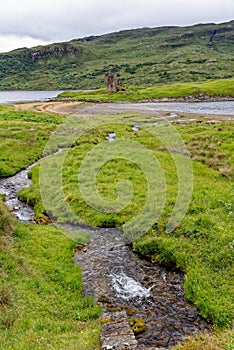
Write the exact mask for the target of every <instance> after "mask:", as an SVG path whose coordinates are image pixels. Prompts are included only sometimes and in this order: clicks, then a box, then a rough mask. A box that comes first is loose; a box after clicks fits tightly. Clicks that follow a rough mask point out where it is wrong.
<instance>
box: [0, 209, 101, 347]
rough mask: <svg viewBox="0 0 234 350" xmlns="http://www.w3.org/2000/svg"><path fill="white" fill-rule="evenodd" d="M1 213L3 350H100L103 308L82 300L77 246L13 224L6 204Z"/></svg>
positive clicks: (48, 231)
mask: <svg viewBox="0 0 234 350" xmlns="http://www.w3.org/2000/svg"><path fill="white" fill-rule="evenodd" d="M0 212H1V218H0V261H1V265H0V277H1V278H0V311H1V312H0V348H1V349H4V350H5V349H6V350H7V349H16V350H20V349H22V350H26V349H28V350H29V349H30V350H31V349H45V348H46V349H75V348H76V349H78V350H86V349H98V344H99V332H100V324H99V322H98V321H97V318H98V316H99V315H100V311H101V310H100V308H99V307H98V306H97V305H96V304H95V302H94V300H93V299H91V298H89V297H87V298H83V297H82V296H81V286H82V280H81V270H80V268H79V267H78V266H75V265H74V264H73V255H74V248H75V246H76V245H77V244H76V243H75V242H74V241H70V240H69V239H68V238H66V237H65V236H64V234H63V233H62V232H60V231H59V230H58V229H56V228H54V227H45V226H44V227H41V226H36V225H28V226H27V225H22V224H19V223H16V222H13V220H12V219H11V218H10V216H9V214H8V213H7V210H6V209H5V208H4V206H3V204H2V202H0Z"/></svg>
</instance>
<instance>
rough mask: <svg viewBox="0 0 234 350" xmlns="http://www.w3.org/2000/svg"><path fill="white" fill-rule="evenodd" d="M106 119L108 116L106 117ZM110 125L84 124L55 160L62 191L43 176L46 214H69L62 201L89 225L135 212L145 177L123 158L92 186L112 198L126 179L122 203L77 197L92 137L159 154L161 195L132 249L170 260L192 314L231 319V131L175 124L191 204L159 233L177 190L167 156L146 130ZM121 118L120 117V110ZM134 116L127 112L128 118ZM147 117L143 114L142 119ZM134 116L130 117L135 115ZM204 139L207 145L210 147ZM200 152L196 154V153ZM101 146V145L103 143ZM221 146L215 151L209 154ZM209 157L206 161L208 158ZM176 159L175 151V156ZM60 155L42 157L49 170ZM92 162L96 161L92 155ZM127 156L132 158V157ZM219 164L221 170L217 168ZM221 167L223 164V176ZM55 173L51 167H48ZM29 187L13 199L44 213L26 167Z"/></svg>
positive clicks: (225, 322)
mask: <svg viewBox="0 0 234 350" xmlns="http://www.w3.org/2000/svg"><path fill="white" fill-rule="evenodd" d="M107 118H108V117H107ZM112 118H113V117H109V120H110V124H109V125H108V126H107V125H104V126H102V127H100V128H97V129H92V130H90V131H89V132H88V134H87V135H84V136H82V137H80V138H79V140H78V142H77V143H76V145H73V147H72V148H71V149H70V151H69V152H68V153H67V155H66V158H65V162H64V163H63V192H64V193H61V191H59V190H58V187H56V188H54V187H53V186H54V185H53V183H55V184H56V183H58V182H57V181H58V179H57V178H53V177H48V179H47V185H48V187H47V188H48V189H49V188H50V186H51V188H54V189H55V190H52V191H51V193H47V199H46V201H47V200H48V202H47V203H49V204H50V207H49V210H50V214H51V215H52V216H53V217H56V218H57V219H58V221H61V222H64V221H65V222H66V221H69V220H71V217H70V216H69V213H68V212H67V211H66V206H65V205H63V203H64V199H63V196H65V200H66V201H67V202H68V203H69V204H70V206H71V207H72V209H73V211H74V213H75V216H73V217H72V219H73V220H77V219H78V218H79V219H81V220H84V221H85V222H88V223H89V224H92V225H96V226H105V227H108V226H117V227H118V226H121V225H122V224H124V223H126V222H128V221H129V220H130V219H131V218H132V217H136V216H137V215H139V212H141V211H142V209H143V207H144V205H145V202H146V198H147V187H146V185H147V181H146V178H145V177H144V173H142V171H141V170H140V169H139V168H138V167H137V166H136V165H135V164H132V163H130V164H128V163H126V161H125V160H123V159H115V160H112V161H110V162H108V163H107V164H105V165H104V166H103V167H101V168H100V171H99V172H98V176H97V188H98V190H99V193H100V195H101V197H102V198H103V199H105V200H111V201H113V200H115V199H116V183H117V182H118V181H120V180H121V179H123V178H124V179H128V180H130V181H131V183H132V184H133V193H134V197H133V200H132V201H131V203H130V204H129V205H127V206H126V208H124V209H121V210H120V211H119V212H116V211H118V208H115V210H114V212H113V213H110V214H108V213H106V212H103V211H102V210H101V211H98V210H96V209H94V208H93V207H91V206H89V205H88V204H87V202H86V201H85V200H84V199H83V197H82V195H81V193H80V190H79V187H78V185H77V174H78V172H79V167H80V164H81V162H82V160H83V157H84V156H85V155H86V154H87V153H88V152H89V151H90V150H91V149H92V148H94V147H95V146H96V145H97V144H98V143H103V142H104V140H105V137H106V135H107V134H108V133H109V132H112V131H115V132H116V133H117V139H118V138H119V139H120V138H123V137H125V138H126V139H128V140H130V139H132V140H137V142H140V143H141V144H142V145H144V146H145V147H147V148H149V149H151V150H152V151H153V153H154V154H155V156H156V157H157V159H158V160H159V162H160V164H161V166H162V168H163V172H164V174H165V177H166V185H167V193H166V195H167V199H166V203H165V206H164V209H163V211H162V215H161V216H160V218H159V219H158V220H157V221H155V225H154V227H153V229H152V230H150V232H149V233H148V234H147V235H146V236H145V237H144V238H141V239H140V240H139V241H136V242H135V243H134V250H135V251H136V252H139V253H141V254H143V255H146V256H150V257H151V259H153V260H155V261H159V262H162V263H164V264H169V265H170V264H173V265H175V266H177V267H179V268H180V269H182V270H183V271H184V272H186V281H185V290H186V295H187V297H188V298H189V299H190V300H191V301H193V303H194V304H195V305H196V306H197V307H198V309H199V311H200V313H201V314H202V315H203V316H204V317H206V318H208V319H209V320H211V321H212V322H213V323H214V324H215V326H217V327H221V328H222V327H228V326H231V325H232V322H233V320H234V314H233V310H234V308H233V305H234V297H233V296H234V291H233V263H234V260H233V257H234V255H233V242H234V227H233V220H232V219H233V206H234V202H233V200H234V188H233V184H232V177H233V163H234V162H233V153H232V149H233V137H232V130H233V129H232V123H231V122H229V123H228V122H220V123H218V124H217V125H207V124H200V123H197V124H196V123H195V124H194V125H187V126H178V131H179V132H180V133H181V135H182V137H183V138H184V140H185V141H186V143H187V145H188V149H189V150H190V152H191V157H192V158H194V159H195V160H194V161H193V172H194V177H195V180H194V191H193V197H192V202H191V204H190V207H189V209H188V212H187V214H186V216H185V218H184V219H183V221H182V223H181V225H180V226H179V227H177V229H176V231H175V232H173V233H171V234H169V233H166V231H165V227H166V224H167V222H168V219H169V217H170V214H171V212H172V208H173V206H174V204H175V200H176V196H177V186H178V185H177V182H178V179H177V175H176V168H175V164H174V162H173V160H172V157H171V155H170V154H169V153H168V152H167V151H166V150H165V147H164V146H162V144H161V142H159V140H157V139H156V138H155V137H153V136H152V134H150V133H148V132H147V131H146V130H143V129H141V130H140V131H139V132H138V133H134V132H133V131H132V129H131V126H130V125H129V126H128V125H126V124H125V125H121V124H114V123H113V122H111V120H112ZM125 118H126V115H125ZM133 119H134V118H133ZM146 119H147V118H146ZM135 120H137V117H135ZM211 141H212V143H213V146H212V148H211V149H209V147H210V146H211ZM206 145H209V147H208V146H207V147H208V151H207V152H204V153H202V156H201V159H197V154H198V153H199V152H202V149H203V148H204V149H206V148H207V147H206ZM106 147H107V148H108V143H107V144H106ZM221 151H222V157H221V158H220V157H218V156H217V155H218V154H219V153H220V152H221ZM211 155H212V157H213V159H214V162H211V163H209V161H210V159H211ZM181 157H183V156H181ZM62 158H63V155H62V154H60V155H57V156H56V157H54V159H50V160H46V162H47V161H48V162H50V169H54V170H55V169H56V167H59V166H60V165H59V164H60V163H61V159H62ZM96 161H97V159H96ZM133 162H134V157H133ZM220 167H221V168H220ZM222 167H226V168H228V167H229V169H230V171H229V173H228V174H223V172H222V171H221V170H220V169H222ZM55 173H56V171H55ZM32 178H33V182H34V185H33V187H31V188H30V189H26V190H23V191H22V192H21V193H20V198H21V199H23V200H27V199H28V201H29V202H31V203H33V202H34V203H36V207H35V208H36V215H37V217H40V215H41V214H43V213H44V214H45V209H44V207H43V204H42V202H41V199H40V191H39V186H38V182H39V169H38V168H35V169H33V170H32Z"/></svg>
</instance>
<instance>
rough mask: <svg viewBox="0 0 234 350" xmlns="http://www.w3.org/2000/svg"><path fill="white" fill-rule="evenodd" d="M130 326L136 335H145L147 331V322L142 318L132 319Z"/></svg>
mask: <svg viewBox="0 0 234 350" xmlns="http://www.w3.org/2000/svg"><path fill="white" fill-rule="evenodd" d="M129 324H130V326H131V328H132V330H133V332H134V334H135V335H139V334H141V333H144V332H145V331H146V330H147V327H146V325H145V322H144V321H143V319H142V318H131V319H130V320H129Z"/></svg>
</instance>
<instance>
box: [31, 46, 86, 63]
mask: <svg viewBox="0 0 234 350" xmlns="http://www.w3.org/2000/svg"><path fill="white" fill-rule="evenodd" d="M81 52H82V49H81V48H80V47H78V46H73V45H71V44H67V43H62V44H58V45H54V46H44V47H42V48H40V49H33V50H30V57H31V60H32V61H33V62H34V61H35V60H38V59H40V58H49V57H52V58H56V59H59V58H61V57H62V56H63V55H66V54H70V55H74V56H76V57H79V56H80V54H81Z"/></svg>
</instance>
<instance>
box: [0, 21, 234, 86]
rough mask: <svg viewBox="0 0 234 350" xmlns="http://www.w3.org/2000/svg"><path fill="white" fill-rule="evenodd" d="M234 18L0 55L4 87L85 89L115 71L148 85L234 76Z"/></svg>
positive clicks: (132, 81)
mask: <svg viewBox="0 0 234 350" xmlns="http://www.w3.org/2000/svg"><path fill="white" fill-rule="evenodd" d="M233 54H234V21H230V22H226V23H221V24H213V23H212V24H196V25H193V26H186V27H178V26H169V27H168V26H167V27H157V28H139V29H131V30H122V31H119V32H115V33H110V34H104V35H100V36H89V37H85V38H80V39H74V40H71V41H69V42H61V43H54V44H51V45H46V46H37V47H33V48H30V49H27V48H21V49H17V50H14V51H11V52H8V53H2V54H0V89H1V90H12V89H28V90H30V89H87V88H99V87H102V86H103V84H104V73H105V72H106V71H108V70H112V71H113V72H115V73H116V74H117V75H118V76H120V78H121V79H122V80H123V82H124V83H125V84H129V85H139V86H149V85H156V84H165V83H170V82H177V81H178V82H183V81H205V80H208V79H225V78H230V77H233V75H234V55H233Z"/></svg>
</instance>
